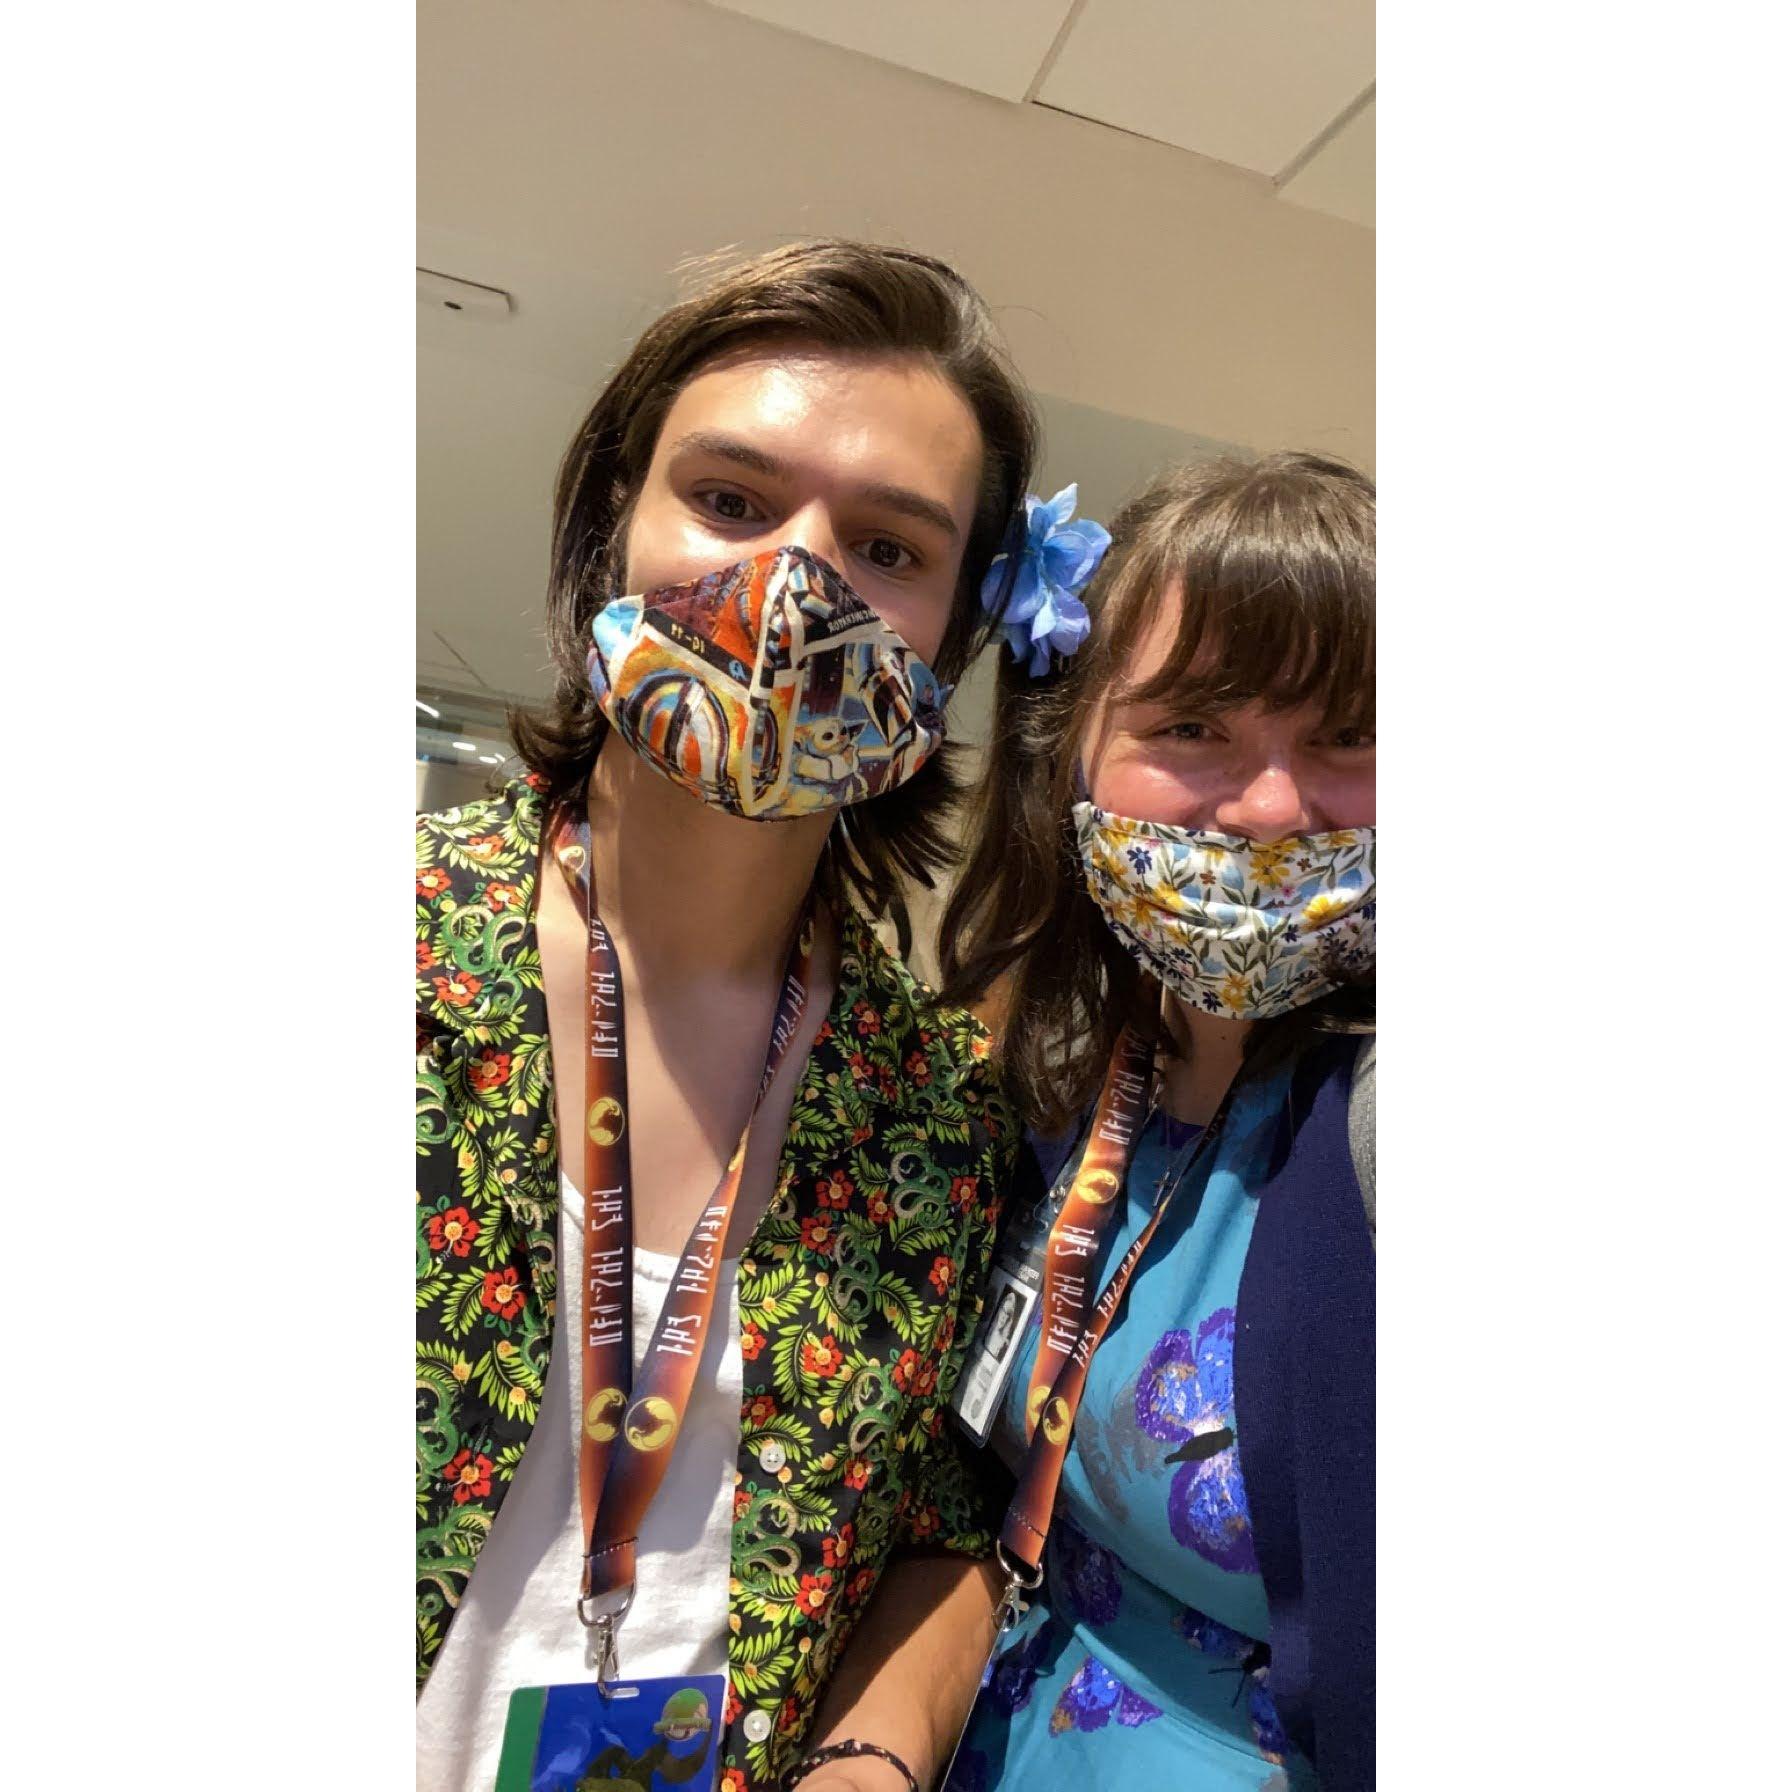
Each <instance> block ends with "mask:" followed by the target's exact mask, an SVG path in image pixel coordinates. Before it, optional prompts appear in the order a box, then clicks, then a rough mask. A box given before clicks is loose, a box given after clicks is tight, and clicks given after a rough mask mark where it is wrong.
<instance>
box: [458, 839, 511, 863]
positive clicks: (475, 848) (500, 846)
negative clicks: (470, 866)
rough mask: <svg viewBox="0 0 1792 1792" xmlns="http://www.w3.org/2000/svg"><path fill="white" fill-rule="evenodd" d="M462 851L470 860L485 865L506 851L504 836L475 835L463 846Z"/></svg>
mask: <svg viewBox="0 0 1792 1792" xmlns="http://www.w3.org/2000/svg"><path fill="white" fill-rule="evenodd" d="M461 850H462V851H463V852H465V853H466V855H467V857H468V858H469V859H478V860H479V861H480V862H481V863H484V862H485V861H486V860H488V859H495V858H496V857H497V856H498V854H499V853H501V852H502V851H503V850H504V836H503V835H502V834H475V835H474V836H473V838H472V839H471V840H469V841H467V842H466V843H465V844H464V845H463V847H462V849H461Z"/></svg>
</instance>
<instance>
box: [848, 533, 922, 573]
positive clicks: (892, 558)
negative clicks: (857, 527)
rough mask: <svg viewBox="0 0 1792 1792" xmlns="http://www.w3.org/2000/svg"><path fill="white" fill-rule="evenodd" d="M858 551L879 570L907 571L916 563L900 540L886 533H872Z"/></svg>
mask: <svg viewBox="0 0 1792 1792" xmlns="http://www.w3.org/2000/svg"><path fill="white" fill-rule="evenodd" d="M859 552H860V553H861V554H862V555H863V556H864V557H865V558H866V559H867V560H869V561H870V562H871V564H872V565H873V566H875V567H876V568H877V570H878V571H879V572H907V571H908V570H909V568H910V567H912V566H914V565H915V564H916V561H915V556H914V555H913V554H912V553H910V551H909V550H908V549H907V548H905V547H904V546H903V545H902V543H901V542H899V541H894V540H892V539H891V538H890V537H889V536H888V535H874V536H872V538H871V539H870V540H869V541H868V542H866V543H865V545H864V546H863V547H862V548H860V549H859Z"/></svg>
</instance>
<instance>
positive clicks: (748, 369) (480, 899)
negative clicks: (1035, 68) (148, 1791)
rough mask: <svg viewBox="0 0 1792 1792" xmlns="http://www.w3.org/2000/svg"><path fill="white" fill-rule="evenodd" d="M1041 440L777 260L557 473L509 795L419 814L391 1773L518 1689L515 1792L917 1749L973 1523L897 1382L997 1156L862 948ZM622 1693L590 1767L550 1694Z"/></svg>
mask: <svg viewBox="0 0 1792 1792" xmlns="http://www.w3.org/2000/svg"><path fill="white" fill-rule="evenodd" d="M1034 443H1035V425H1034V421H1033V417H1032V413H1031V410H1030V407H1029V405H1028V402H1027V400H1026V398H1025V395H1024V394H1023V392H1022V391H1021V389H1020V388H1019V386H1018V385H1017V383H1016V382H1015V380H1014V378H1013V376H1012V374H1011V373H1010V372H1009V371H1008V368H1007V365H1006V362H1005V360H1004V358H1003V356H1002V353H1001V351H1000V349H999V347H998V344H997V341H996V338H995V334H994V330H993V326H992V324H991V321H990V318H989V314H988V312H987V311H986V309H985V308H984V306H983V304H982V302H981V301H980V300H979V299H978V297H977V296H976V294H975V293H973V292H972V291H971V289H970V288H969V287H968V286H967V285H966V284H965V282H964V281H963V280H962V279H961V278H960V277H959V276H958V275H957V274H955V273H954V272H953V271H952V270H951V269H950V268H948V267H946V266H944V265H943V264H942V263H940V262H938V261H935V260H932V259H930V258H928V257H926V256H923V255H918V254H912V253H909V252H906V251H901V250H892V249H880V248H873V247H869V246H867V245H863V244H855V243H847V242H820V243H809V244H799V245H794V246H792V247H790V248H787V249H782V250H778V251H775V252H773V253H771V254H768V255H764V256H761V257H758V258H757V259H754V260H751V261H748V262H746V263H744V264H742V265H739V266H737V267H733V268H731V269H727V270H725V271H722V272H720V273H717V274H715V275H713V276H712V277H711V278H710V279H709V280H708V281H707V282H706V283H705V284H704V285H703V286H702V287H701V288H700V290H697V291H696V292H694V293H693V294H692V295H691V296H690V297H689V298H687V299H686V300H684V301H683V302H681V303H680V304H678V305H676V306H675V307H674V308H673V309H672V310H671V311H669V312H667V313H666V315H665V316H663V317H661V318H660V319H659V320H658V321H657V322H655V323H654V324H653V325H652V326H651V327H650V328H649V329H648V330H647V331H646V333H645V334H644V335H643V336H642V338H641V340H640V341H639V342H638V343H637V344H636V345H635V347H634V349H633V350H632V351H631V352H630V354H629V355H628V357H627V358H626V359H625V361H624V362H623V364H622V365H621V367H620V368H619V369H618V370H617V372H616V373H615V375H614V377H613V378H612V379H611V380H610V382H609V384H608V385H607V386H606V388H605V389H604V392H603V394H602V395H601V397H600V398H599V399H598V400H597V403H596V405H595V406H594V408H593V409H592V411H591V413H590V415H589V416H588V417H587V419H586V420H585V422H584V424H583V425H582V427H581V428H580V430H579V432H578V434H577V437H576V439H575V440H574V442H573V444H572V447H571V449H570V450H569V452H568V454H567V456H566V460H565V463H564V466H563V469H562V473H561V477H560V483H559V490H558V493H557V499H556V509H555V527H554V545H553V558H552V573H551V588H550V596H549V637H550V641H551V643H552V648H553V653H554V660H555V665H556V668H557V684H556V688H555V693H554V696H553V699H552V701H551V702H550V703H549V705H548V706H547V708H546V709H545V710H544V711H543V712H542V713H540V714H535V715H530V716H525V717H522V718H520V720H519V724H518V729H517V739H518V744H519V748H520V751H521V754H522V757H523V760H524V762H525V765H526V767H527V774H526V776H524V777H522V778H520V779H519V780H517V781H516V782H513V783H512V784H510V785H509V786H508V787H507V788H506V789H505V791H504V793H503V794H502V795H501V796H498V797H496V798H494V799H492V800H490V801H486V802H480V803H475V804H472V805H470V806H469V807H467V808H463V809H460V810H457V811H454V812H452V813H449V814H447V815H442V816H434V817H425V818H423V820H422V821H421V822H420V823H419V830H418V840H419V855H420V856H419V870H418V877H417V903H418V908H417V914H418V933H417V965H418V1034H419V1037H418V1047H419V1100H420V1120H419V1135H418V1136H419V1153H420V1162H419V1169H418V1182H417V1188H418V1242H417V1257H418V1272H419V1288H418V1306H419V1339H418V1391H419V1431H418V1482H417V1496H418V1525H419V1528H418V1540H419V1542H418V1625H419V1629H418V1651H419V1659H418V1670H419V1680H420V1682H426V1684H423V1686H422V1693H421V1699H420V1703H419V1761H420V1784H421V1785H423V1786H424V1787H426V1788H428V1789H429V1792H459V1789H461V1788H468V1789H471V1788H474V1787H477V1788H478V1789H479V1792H489V1788H490V1786H491V1784H492V1776H493V1773H494V1771H497V1770H498V1769H499V1766H500V1736H501V1734H504V1725H505V1711H506V1705H507V1702H510V1701H511V1700H512V1695H513V1694H515V1696H516V1703H515V1706H514V1708H513V1713H512V1722H511V1725H510V1731H509V1734H508V1737H507V1738H506V1740H504V1742H503V1744H502V1772H503V1774H505V1775H507V1776H508V1775H513V1774H521V1775H522V1778H521V1779H519V1780H518V1782H517V1783H519V1784H521V1783H528V1784H530V1785H532V1786H533V1785H537V1784H541V1783H548V1782H551V1783H552V1784H554V1785H556V1786H557V1785H560V1784H565V1785H568V1786H570V1785H573V1784H576V1783H578V1781H579V1779H580V1777H581V1776H582V1775H596V1776H597V1777H599V1778H601V1777H603V1776H604V1775H605V1774H613V1773H616V1772H622V1771H624V1770H625V1769H626V1770H627V1771H629V1772H632V1773H634V1774H636V1775H637V1776H639V1775H643V1774H648V1775H651V1774H657V1775H658V1778H657V1779H656V1780H655V1781H654V1783H656V1784H658V1783H661V1782H667V1783H670V1782H672V1781H675V1780H678V1779H681V1778H688V1777H689V1776H691V1775H695V1774H701V1775H702V1776H703V1778H702V1781H701V1783H705V1784H707V1783H709V1776H710V1775H713V1774H716V1773H717V1772H719V1776H720V1784H721V1785H722V1786H723V1787H725V1788H728V1789H729V1792H757V1789H758V1788H763V1787H771V1786H774V1785H777V1784H780V1783H781V1782H782V1781H783V1780H784V1779H785V1777H786V1776H787V1775H790V1774H791V1773H792V1772H793V1770H795V1769H796V1768H797V1763H798V1757H799V1756H800V1755H801V1754H802V1752H803V1745H804V1743H805V1740H808V1741H810V1742H823V1743H829V1744H837V1745H841V1746H840V1747H839V1748H838V1749H837V1750H836V1751H835V1752H830V1753H827V1754H826V1755H825V1758H824V1759H822V1760H821V1761H819V1762H818V1763H816V1764H814V1765H813V1766H812V1767H805V1768H802V1769H801V1770H800V1772H801V1777H802V1782H803V1784H804V1785H805V1787H806V1788H808V1789H809V1792H826V1789H828V1788H833V1789H835V1792H846V1789H851V1788H857V1789H858V1792H879V1789H880V1788H885V1787H901V1786H902V1785H904V1784H906V1783H908V1778H909V1776H910V1775H912V1776H913V1777H914V1778H916V1779H918V1780H922V1781H925V1780H927V1779H928V1778H929V1777H930V1776H931V1775H932V1774H933V1773H934V1772H936V1771H937V1769H938V1766H939V1764H940V1759H941V1757H942V1751H943V1750H944V1748H945V1747H946V1746H948V1745H949V1743H950V1739H951V1736H952V1735H953V1734H954V1733H955V1731H956V1727H957V1724H958V1722H959V1720H960V1719H961V1717H962V1714H963V1708H964V1705H965V1704H966V1703H968V1699H969V1691H970V1688H971V1687H972V1686H974V1683H975V1679H976V1668H977V1663H978V1661H979V1660H980V1659H981V1655H982V1651H983V1649H984V1647H985V1646H986V1643H987V1639H988V1637H989V1634H990V1614H991V1611H992V1609H993V1605H994V1598H993V1594H992V1591H991V1583H990V1578H989V1569H988V1567H987V1564H985V1563H983V1562H981V1561H980V1560H979V1559H978V1558H979V1557H982V1556H986V1555H987V1553H988V1551H989V1549H990V1547H991V1543H992V1536H991V1530H990V1525H991V1522H992V1515H991V1513H990V1512H989V1511H988V1510H987V1509H986V1507H985V1506H984V1505H983V1504H982V1503H981V1502H980V1500H979V1497H978V1492H977V1489H976V1487H975V1486H974V1484H973V1480H972V1478H971V1477H970V1476H969V1475H968V1474H967V1471H966V1467H965V1463H964V1461H963V1459H962V1458H961V1454H960V1449H959V1446H958V1445H957V1444H955V1442H954V1440H953V1437H952V1434H951V1432H950V1431H949V1430H948V1429H946V1428H945V1427H944V1424H943V1421H944V1418H945V1413H944V1408H943V1405H942V1396H943V1392H944V1391H945V1390H946V1389H948V1388H949V1387H950V1385H951V1383H952V1381H953V1380H954V1379H955V1377H956V1375H957V1373H958V1367H959V1362H960V1358H961V1356H962V1352H963V1348H964V1340H965V1337H966V1336H967V1334H968V1332H969V1330H970V1329H971V1328H972V1327H973V1325H974V1324H975V1321H976V1318H977V1314H978V1310H979V1308H978V1301H979V1293H980V1290H981V1288H982V1285H983V1281H984V1277H985V1273H986V1270H987V1266H988V1259H989V1251H990V1245H991V1239H992V1232H993V1225H994V1221H995V1218H996V1213H997V1203H998V1199H999V1196H998V1191H999V1189H1000V1188H1001V1187H1002V1186H1003V1185H1004V1184H1005V1182H1006V1180H1007V1178H1008V1176H1009V1173H1010V1165H1011V1160H1012V1157H1013V1153H1014V1149H1015V1145H1016V1137H1017V1135H1016V1129H1015V1128H1014V1125H1013V1122H1012V1116H1011V1113H1010V1111H1009V1109H1008V1108H1007V1107H1006V1106H1005V1104H1004V1102H1003V1100H1002V1099H1001V1097H1000V1095H999V1093H998V1091H997V1088H996V1085H995V1083H994V1081H993V1079H992V1076H991V1072H990V1068H989V1066H988V1064H987V1063H986V1062H985V1059H986V1055H987V1052H988V1045H989V1042H988V1038H987V1036H986V1035H985V1034H984V1032H983V1031H982V1029H981V1028H980V1027H979V1026H978V1025H977V1024H976V1023H975V1022H974V1021H973V1020H972V1019H971V1018H970V1017H969V1016H968V1015H967V1014H966V1013H964V1012H963V1011H962V1010H958V1009H955V1008H951V1007H948V1006H945V1005H943V1004H942V1003H941V1002H940V1001H939V1000H938V999H937V998H936V997H935V996H934V995H933V994H932V993H931V992H929V991H928V990H926V989H925V988H924V987H922V986H921V985H920V984H918V983H917V982H916V981H915V979H914V978H913V977H911V976H910V974H909V973H908V971H907V970H906V969H905V968H904V966H903V965H902V963H901V962H900V961H899V960H898V959H897V958H896V957H895V956H893V955H892V954H891V952H890V951H888V950H887V949H886V947H885V946H884V945H883V944H882V943H880V941H879V939H878V937H877V934H876V933H875V932H874V929H873V923H874V922H877V921H880V920H890V921H892V922H893V923H894V924H895V926H896V928H897V930H898V931H899V932H901V931H902V929H903V927H904V914H903V909H902V902H901V894H900V886H901V882H902V880H904V879H914V880H918V881H921V882H927V881H929V880H930V879H931V876H932V874H933V873H934V872H935V871H936V870H937V869H939V867H940V866H941V865H942V864H943V863H944V861H945V851H946V849H945V835H944V833H943V832H942V824H943V822H944V820H945V818H946V816H947V814H948V812H949V810H950V808H951V805H952V802H953V800H954V794H955V788H954V785H953V782H952V778H951V775H950V773H949V772H948V770H947V767H946V755H945V753H944V752H943V751H941V750H940V747H941V742H942V739H943V737H944V734H945V719H944V709H945V704H946V701H947V698H948V697H949V694H950V684H951V681H952V680H953V679H955V678H956V677H958V676H959V675H960V673H961V672H962V670H963V669H964V667H965V666H966V665H967V664H968V663H969V661H970V659H971V657H972V655H973V653H974V652H975V651H976V650H977V648H978V647H979V646H980V645H981V644H982V643H983V641H984V640H986V639H987V638H988V637H989V636H990V634H991V633H992V632H993V630H994V629H995V627H996V626H997V625H998V624H1000V623H1001V622H1002V621H1003V606H1002V604H1001V602H1000V601H999V599H998V601H996V602H995V603H994V605H993V607H989V605H988V599H987V595H986V594H982V593H981V592H980V588H981V587H983V585H984V582H985V580H986V577H987V575H988V573H989V570H990V567H991V565H992V562H993V561H994V560H995V559H996V557H997V554H998V551H999V549H1000V547H1001V545H1002V543H1003V542H1004V540H1005V539H1006V538H1007V536H1008V532H1009V530H1010V528H1011V526H1012V525H1013V523H1014V519H1015V518H1016V516H1017V515H1018V514H1019V513H1020V510H1021V504H1022V497H1023V494H1024V492H1025V488H1026V484H1027V480H1028V475H1029V472H1030V469H1031V466H1032V462H1033V456H1034ZM631 1228H632V1235H631ZM631 1334H632V1336H631ZM997 1515H999V1509H998V1513H997ZM855 1628H856V1629H857V1630H858V1632H859V1639H860V1640H859V1641H858V1643H857V1644H856V1645H855V1648H854V1649H853V1651H852V1652H851V1653H850V1655H849V1656H848V1658H847V1661H846V1663H845V1667H844V1671H840V1670H841V1667H842V1664H841V1649H842V1645H843V1644H844V1643H845V1640H846V1638H847V1636H848V1635H849V1633H851V1632H853V1631H854V1630H855ZM724 1672H725V1673H726V1675H727V1683H726V1690H725V1692H723V1693H722V1694H721V1696H720V1697H719V1698H717V1699H716V1700H715V1701H714V1706H715V1707H720V1708H719V1709H716V1708H712V1703H711V1700H710V1698H709V1696H708V1694H707V1693H706V1692H705V1691H704V1688H705V1687H706V1686H718V1685H719V1684H720V1683H719V1682H716V1681H715V1680H714V1679H713V1676H716V1675H720V1674H723V1673H724ZM706 1677H708V1678H706ZM643 1678H646V1679H649V1680H652V1681H655V1682H657V1687H658V1690H656V1691H655V1693H654V1695H653V1697H654V1702H655V1703H656V1706H657V1703H658V1701H659V1698H660V1691H663V1690H664V1689H665V1688H668V1687H670V1688H672V1691H671V1692H670V1693H668V1694H667V1696H666V1697H665V1699H664V1702H663V1711H661V1710H659V1709H656V1710H655V1711H653V1712H650V1713H649V1714H648V1715H649V1716H658V1717H659V1719H660V1721H659V1722H658V1723H657V1724H656V1725H654V1726H653V1731H652V1740H651V1744H650V1746H649V1747H648V1748H647V1749H646V1752H645V1753H642V1754H640V1755H639V1756H635V1755H631V1754H630V1752H629V1750H628V1749H627V1748H625V1747H623V1746H622V1744H621V1743H619V1742H612V1743H610V1744H606V1745H604V1746H603V1747H600V1746H599V1743H600V1742H601V1741H602V1735H603V1733H604V1731H603V1724H604V1723H605V1722H607V1721H608V1720H609V1719H610V1718H611V1717H613V1716H615V1714H616V1713H617V1712H619V1711H621V1710H622V1706H621V1705H620V1704H616V1705H593V1704H592V1703H591V1700H590V1698H585V1699H584V1701H583V1703H581V1702H580V1699H579V1697H578V1696H577V1695H578V1694H579V1693H580V1691H581V1685H580V1683H583V1690H584V1691H585V1692H587V1693H589V1692H590V1691H591V1689H592V1688H593V1686H594V1685H596V1686H597V1688H598V1690H599V1691H600V1692H603V1693H607V1692H609V1691H610V1690H612V1689H613V1688H614V1687H615V1686H617V1685H620V1684H623V1683H626V1682H635V1681H639V1680H641V1679H643ZM542 1687H545V1688H546V1689H547V1690H546V1693H545V1695H541V1694H539V1693H538V1692H537V1691H535V1690H532V1689H538V1688H542ZM562 1695H564V1696H562ZM557 1699H559V1703H558V1704H557V1703H556V1700H557ZM544 1701H545V1702H544ZM559 1711H564V1712H568V1713H571V1714H572V1715H570V1716H568V1717H567V1718H566V1721H565V1723H564V1724H563V1725H562V1727H561V1729H559V1730H557V1731H555V1730H553V1725H554V1723H555V1722H557V1721H559V1720H558V1719H557V1718H556V1712H559ZM581 1714H582V1715H581ZM716 1719H721V1720H722V1723H723V1730H722V1734H721V1735H720V1736H719V1738H718V1740H717V1743H716V1753H715V1754H714V1755H713V1756H709V1757H707V1758H706V1759H705V1758H700V1757H703V1756H704V1754H705V1750H706V1749H707V1748H708V1746H709V1725H710V1724H711V1723H713V1722H714V1721H715V1720H716ZM617 1721H618V1722H619V1721H620V1719H618V1720H617ZM581 1724H583V1725H584V1728H583V1729H581V1728H580V1727H579V1726H580V1725H581ZM550 1731H552V1735H551V1736H550ZM519 1738H520V1739H519ZM860 1745H866V1746H869V1747H871V1748H874V1749H876V1750H878V1751H880V1752H878V1753H873V1754H865V1753H855V1752H851V1751H852V1750H854V1749H857V1748H858V1747H859V1746H860ZM606 1748H608V1749H610V1750H611V1751H613V1752H609V1753H606V1752H605V1749H606ZM531 1774H537V1775H545V1776H546V1779H545V1780H542V1779H540V1778H537V1779H530V1778H529V1776H530V1775H531ZM556 1776H559V1777H556ZM502 1783H504V1784H508V1783H509V1780H508V1779H505V1780H504V1781H503V1782H502Z"/></svg>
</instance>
